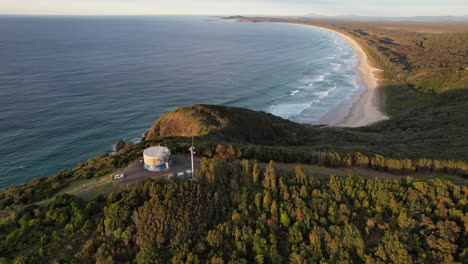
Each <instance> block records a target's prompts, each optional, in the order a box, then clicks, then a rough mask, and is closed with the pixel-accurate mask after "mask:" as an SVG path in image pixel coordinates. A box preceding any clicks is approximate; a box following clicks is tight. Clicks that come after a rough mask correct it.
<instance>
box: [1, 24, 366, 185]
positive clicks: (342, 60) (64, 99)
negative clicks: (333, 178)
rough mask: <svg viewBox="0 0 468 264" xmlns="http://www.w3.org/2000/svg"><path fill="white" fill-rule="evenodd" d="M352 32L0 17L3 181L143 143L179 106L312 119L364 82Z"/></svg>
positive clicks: (11, 181)
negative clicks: (120, 144)
mask: <svg viewBox="0 0 468 264" xmlns="http://www.w3.org/2000/svg"><path fill="white" fill-rule="evenodd" d="M356 64H357V57H356V54H355V53H354V51H353V50H352V49H351V47H349V45H348V44H347V43H346V41H345V40H343V39H342V38H340V37H339V36H338V35H336V34H334V33H330V32H327V31H323V30H320V29H316V28H311V27H305V26H298V25H290V24H276V23H239V22H235V21H229V20H223V19H218V18H213V17H177V16H155V17H39V16H38V17H33V16H0V98H1V103H0V188H5V187H7V186H10V185H16V184H21V183H24V182H27V181H30V180H31V179H33V178H36V177H41V176H48V175H51V174H54V173H56V172H58V171H59V170H61V169H68V168H72V167H74V166H75V165H76V164H77V163H79V162H81V161H84V160H86V159H88V158H90V157H93V156H95V155H97V154H99V153H104V152H107V151H109V150H110V149H111V148H112V144H113V143H115V142H116V141H117V140H118V139H125V140H129V141H130V140H137V139H138V138H139V137H140V136H141V135H142V134H143V133H144V132H145V131H146V130H147V129H148V128H149V127H150V126H151V124H152V123H153V122H154V121H155V120H156V119H157V118H158V117H159V116H160V115H161V114H163V113H165V112H167V111H170V110H172V109H174V108H175V107H178V106H183V105H191V104H198V103H204V104H221V105H229V106H239V107H245V108H250V109H254V110H262V111H266V112H270V113H272V114H275V115H278V116H281V117H284V118H288V119H291V120H293V121H296V122H300V123H315V122H317V121H318V120H319V119H320V118H321V117H322V116H323V115H324V114H325V113H327V111H328V110H330V109H331V108H332V107H334V106H336V105H337V104H340V103H341V102H343V101H346V100H349V99H350V98H351V97H352V95H353V94H354V93H356V91H359V90H360V89H362V87H363V86H362V84H361V83H360V81H359V80H360V78H359V73H358V72H357V71H356V70H354V67H355V65H356Z"/></svg>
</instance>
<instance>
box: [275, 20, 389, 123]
mask: <svg viewBox="0 0 468 264" xmlns="http://www.w3.org/2000/svg"><path fill="white" fill-rule="evenodd" d="M279 23H287V24H294V25H302V26H307V27H313V28H317V29H321V30H326V31H328V32H332V33H334V34H337V35H338V36H340V37H342V38H343V39H345V40H346V42H347V43H348V45H349V46H350V47H351V48H352V49H353V50H354V52H355V53H356V55H357V60H358V64H357V65H356V67H354V69H355V70H357V71H358V73H359V75H360V80H361V82H362V83H363V84H364V89H359V90H358V91H356V92H355V93H354V94H353V95H352V97H351V100H348V101H344V102H342V103H340V104H338V105H336V106H335V107H333V108H332V109H330V110H329V111H328V112H327V113H326V114H325V115H324V116H322V117H321V118H320V120H319V121H318V122H317V124H326V125H329V126H335V127H362V126H368V125H371V124H374V123H377V122H380V121H383V120H387V119H388V116H387V115H385V114H384V113H383V111H382V98H381V97H382V89H381V88H382V87H381V86H380V83H379V81H380V77H379V76H377V74H378V72H380V71H382V70H380V69H377V68H375V67H374V66H372V64H371V62H370V61H369V57H368V56H367V54H366V52H365V51H364V50H363V49H362V47H361V45H359V43H358V42H357V41H356V40H354V39H353V38H351V37H350V36H348V35H346V34H344V33H341V32H339V31H336V30H333V29H330V28H326V27H322V26H316V25H309V24H303V23H292V22H289V23H288V22H279Z"/></svg>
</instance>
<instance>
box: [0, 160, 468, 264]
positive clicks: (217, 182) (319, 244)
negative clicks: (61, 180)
mask: <svg viewBox="0 0 468 264" xmlns="http://www.w3.org/2000/svg"><path fill="white" fill-rule="evenodd" d="M197 175H198V176H197V178H196V179H195V180H193V181H188V180H171V181H168V182H154V181H151V180H146V181H143V182H140V183H138V184H136V185H134V186H131V187H125V188H123V189H122V190H121V191H119V192H117V193H114V194H111V195H109V196H108V197H106V198H103V197H99V198H96V199H94V200H91V201H89V202H84V201H80V200H78V199H77V198H74V197H72V196H67V195H65V196H59V197H58V198H57V200H56V201H55V202H54V203H53V204H51V205H49V206H48V207H47V208H40V207H37V206H34V207H28V208H26V209H25V210H23V211H22V212H17V213H11V214H10V215H7V216H2V218H1V222H0V241H2V242H0V252H2V260H4V261H5V260H11V261H14V262H15V263H41V262H42V263H47V262H53V261H59V262H60V263H93V262H97V263H115V262H136V263H168V262H173V263H206V262H208V263H284V262H293V263H306V262H309V263H310V262H323V263H337V262H343V263H349V262H354V263H362V262H366V263H442V262H443V263H450V262H454V261H459V262H466V261H468V188H467V187H461V186H456V185H453V184H451V183H450V182H445V181H441V180H430V181H428V182H420V181H414V180H413V179H412V178H410V177H408V178H406V179H403V180H378V179H364V178H361V177H359V176H357V175H350V176H348V177H346V178H339V177H334V176H332V177H328V178H317V177H314V176H313V175H306V174H305V173H304V171H303V170H302V169H301V168H300V167H297V168H295V169H294V170H293V171H284V170H280V169H278V168H277V167H276V166H275V164H274V163H273V162H271V163H270V164H269V165H268V166H267V167H266V169H265V170H264V171H261V170H260V169H259V166H258V163H257V162H255V161H249V160H244V161H242V162H238V161H229V162H226V161H222V160H217V159H211V160H208V159H206V160H203V161H202V162H201V166H200V169H199V171H198V173H197Z"/></svg>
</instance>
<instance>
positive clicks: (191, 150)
mask: <svg viewBox="0 0 468 264" xmlns="http://www.w3.org/2000/svg"><path fill="white" fill-rule="evenodd" d="M189 150H190V157H191V161H192V178H193V177H195V170H194V167H193V154H195V152H194V150H195V147H194V146H193V136H192V146H191V147H190V149H189Z"/></svg>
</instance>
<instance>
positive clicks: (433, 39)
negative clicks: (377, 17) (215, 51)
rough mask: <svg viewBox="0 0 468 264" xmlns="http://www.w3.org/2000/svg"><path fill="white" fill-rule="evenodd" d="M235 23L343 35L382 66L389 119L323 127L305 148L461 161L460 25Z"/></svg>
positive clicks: (465, 79) (464, 28)
mask: <svg viewBox="0 0 468 264" xmlns="http://www.w3.org/2000/svg"><path fill="white" fill-rule="evenodd" d="M242 21H243V22H285V23H297V24H306V25H318V26H322V27H328V28H331V29H334V30H337V31H340V32H343V33H345V34H347V35H349V36H351V37H352V38H354V39H355V40H356V41H357V42H359V43H360V44H361V45H362V46H363V48H364V50H365V51H366V53H367V54H368V55H369V57H370V59H371V61H372V62H373V63H374V64H375V65H376V66H377V67H379V68H381V69H382V70H383V74H382V77H383V80H382V86H383V88H384V94H385V98H384V101H385V108H386V109H385V110H386V112H387V114H388V115H389V116H390V119H389V120H386V121H384V122H381V123H378V124H375V125H373V126H369V127H363V128H359V129H332V128H326V129H325V130H326V131H327V134H323V133H322V134H320V135H319V137H318V138H317V137H314V138H313V139H314V140H313V141H311V142H308V143H307V145H309V146H312V147H316V148H321V147H328V148H340V147H341V148H346V149H353V150H359V151H369V152H374V153H379V154H383V155H386V156H391V155H393V156H396V157H410V158H416V157H431V158H437V159H455V160H464V161H467V160H468V133H467V131H468V114H467V111H466V109H467V108H468V53H467V51H468V23H467V22H443V23H441V22H406V21H357V20H355V21H345V20H340V19H324V18H321V19H310V18H266V17H254V18H248V17H243V18H242ZM321 130H324V129H321ZM338 135H339V136H338ZM343 138H345V139H346V140H343ZM327 142H328V144H327Z"/></svg>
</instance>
